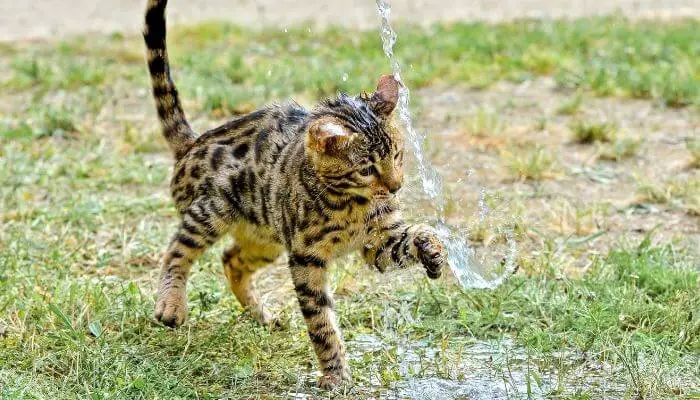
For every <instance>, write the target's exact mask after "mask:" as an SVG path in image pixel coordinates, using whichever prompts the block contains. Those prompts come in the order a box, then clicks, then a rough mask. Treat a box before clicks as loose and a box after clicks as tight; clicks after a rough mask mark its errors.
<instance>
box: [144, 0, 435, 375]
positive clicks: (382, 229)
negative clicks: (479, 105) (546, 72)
mask: <svg viewBox="0 0 700 400" xmlns="http://www.w3.org/2000/svg"><path fill="white" fill-rule="evenodd" d="M166 3H167V0H149V1H148V6H147V10H146V21H145V28H144V38H145V42H146V46H147V48H148V50H147V58H148V68H149V70H150V75H151V81H152V85H153V96H154V98H155V103H156V108H157V111H158V116H159V119H160V122H161V124H162V128H163V134H164V136H165V138H166V139H167V142H168V144H169V146H170V148H171V150H172V152H173V154H174V157H175V168H174V174H173V178H172V181H171V184H170V190H171V194H172V197H173V200H174V202H175V207H176V209H177V211H178V213H179V216H180V218H181V222H180V225H179V227H178V229H177V232H176V233H175V235H174V236H173V238H172V240H171V241H170V244H169V245H168V248H167V250H166V252H165V255H164V257H163V261H162V271H161V278H160V279H161V282H160V289H159V290H158V296H157V301H156V306H155V318H156V319H157V320H159V321H160V322H161V323H163V324H165V325H167V326H170V327H176V326H179V325H181V324H182V323H183V322H184V320H185V317H186V315H187V304H186V302H187V300H186V299H187V297H186V294H185V286H186V284H187V277H188V275H189V271H190V267H191V265H192V263H193V262H194V261H195V260H196V259H197V258H198V257H199V256H200V255H201V254H202V253H203V252H204V251H205V250H206V249H207V248H208V247H210V246H211V245H213V244H214V243H215V242H216V241H217V240H219V239H220V238H222V237H223V236H226V235H231V236H233V239H234V243H235V244H234V245H233V246H232V247H231V248H229V249H228V250H226V251H225V252H224V254H223V258H222V260H223V264H224V273H225V275H226V278H227V279H228V283H229V285H230V287H231V290H232V291H233V293H234V295H235V296H236V298H237V299H238V301H239V302H240V303H241V305H242V306H243V307H245V308H246V309H247V310H249V311H250V313H251V314H252V315H254V316H255V318H256V319H257V320H258V321H259V322H261V323H263V324H267V323H270V322H271V318H270V316H269V315H268V312H267V311H266V310H265V309H264V307H263V305H262V304H261V303H260V300H259V297H258V295H257V293H256V291H255V289H254V285H253V277H254V276H255V274H256V272H258V271H259V270H261V269H263V268H265V267H266V266H269V265H270V264H271V263H272V262H274V261H275V260H276V259H277V258H278V257H280V255H282V253H285V252H286V253H287V254H288V258H289V271H290V272H291V278H292V281H293V283H294V289H295V291H296V295H297V298H298V301H299V305H300V308H301V313H302V314H303V316H304V319H305V321H306V325H307V329H308V334H309V337H310V339H311V342H312V343H313V347H314V350H315V352H316V356H317V357H318V360H319V363H320V366H321V370H322V377H321V378H320V380H319V385H320V386H321V387H323V388H327V389H331V388H334V387H335V386H336V385H337V384H340V383H348V382H349V381H350V373H349V370H348V367H347V363H346V361H345V350H344V345H343V341H342V335H341V332H340V329H339V327H338V324H337V322H336V319H335V315H334V313H333V297H332V293H331V289H330V287H329V284H328V269H327V268H328V264H329V262H330V261H331V260H332V259H334V258H336V257H339V256H341V255H343V254H346V253H348V252H350V251H353V250H361V252H362V255H363V256H364V259H365V260H366V261H367V263H369V264H371V265H372V266H374V267H375V268H376V269H377V270H379V271H380V272H385V271H387V270H389V269H392V268H395V267H399V268H401V267H404V266H406V265H408V264H411V263H421V264H422V265H423V266H424V267H425V270H426V272H427V275H428V277H430V278H433V279H435V278H438V277H439V276H440V272H441V268H443V267H445V266H446V265H447V262H446V254H445V250H444V247H443V245H442V244H441V243H440V241H439V240H438V238H437V236H436V234H435V232H434V231H433V230H432V229H431V228H430V227H428V226H426V225H409V224H407V223H405V222H404V220H403V219H402V217H401V212H400V205H399V203H398V201H397V199H396V198H395V193H396V192H397V191H398V190H399V189H400V188H401V183H402V180H403V154H404V142H403V136H402V133H401V131H400V130H399V129H397V128H396V127H395V126H394V125H393V123H392V118H391V114H392V111H393V110H394V108H395V107H396V103H397V100H398V91H399V85H400V84H399V82H397V81H396V80H395V79H394V78H393V77H392V76H382V77H381V78H380V79H379V84H378V85H377V89H376V91H375V92H374V93H373V94H372V95H371V96H370V95H367V94H364V93H363V94H361V95H359V96H354V97H353V96H348V95H346V94H340V95H338V96H337V97H333V98H330V99H327V100H324V101H322V102H321V103H320V104H318V105H317V106H316V107H315V108H313V109H312V110H306V109H304V108H303V107H301V106H300V105H298V104H296V103H294V102H292V101H290V102H286V103H283V104H275V105H270V106H267V107H265V108H262V109H260V110H258V111H255V112H252V113H250V114H247V115H244V116H241V117H239V118H236V119H234V120H232V121H230V122H228V123H225V124H224V125H222V126H220V127H218V128H214V129H212V130H210V131H207V132H205V133H203V134H202V135H199V136H198V135H197V134H196V133H195V132H194V131H193V130H192V128H191V127H190V125H189V123H188V122H187V119H186V118H185V114H184V112H183V110H182V105H181V104H180V100H179V98H178V93H177V90H176V89H175V85H174V83H173V81H172V79H171V75H170V70H169V64H168V53H167V51H166V45H165V15H164V14H165V7H166Z"/></svg>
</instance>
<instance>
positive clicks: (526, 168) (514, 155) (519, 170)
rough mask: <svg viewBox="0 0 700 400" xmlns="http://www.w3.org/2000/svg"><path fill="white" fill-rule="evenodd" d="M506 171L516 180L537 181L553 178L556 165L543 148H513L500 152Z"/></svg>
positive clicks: (547, 151) (549, 151)
mask: <svg viewBox="0 0 700 400" xmlns="http://www.w3.org/2000/svg"><path fill="white" fill-rule="evenodd" d="M501 158H502V159H503V160H504V163H505V165H506V167H507V168H508V171H509V172H510V174H511V175H512V176H513V178H514V179H516V180H533V181H539V180H543V179H547V178H551V177H553V176H554V173H555V169H556V163H555V160H554V158H553V157H552V154H551V150H549V149H547V148H546V147H544V146H534V147H525V148H514V149H511V150H508V151H502V152H501Z"/></svg>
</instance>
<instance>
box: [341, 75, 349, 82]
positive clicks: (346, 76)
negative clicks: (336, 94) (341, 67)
mask: <svg viewBox="0 0 700 400" xmlns="http://www.w3.org/2000/svg"><path fill="white" fill-rule="evenodd" d="M340 79H342V80H343V82H346V81H347V80H348V74H347V73H344V74H343V76H342V77H340Z"/></svg>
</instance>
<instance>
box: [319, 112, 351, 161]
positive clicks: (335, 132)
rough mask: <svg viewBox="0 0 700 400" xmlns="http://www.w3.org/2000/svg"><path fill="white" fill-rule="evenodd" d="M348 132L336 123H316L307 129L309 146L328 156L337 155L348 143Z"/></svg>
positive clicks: (349, 137) (349, 136) (349, 134)
mask: <svg viewBox="0 0 700 400" xmlns="http://www.w3.org/2000/svg"><path fill="white" fill-rule="evenodd" d="M350 139H351V133H350V131H349V130H348V129H347V128H346V127H344V126H343V125H341V124H340V123H338V122H336V121H328V120H326V121H323V120H321V121H318V122H317V123H315V124H313V125H311V127H310V128H309V145H310V147H311V148H313V149H314V150H316V151H318V152H320V153H323V154H328V155H334V154H339V153H340V152H342V151H343V150H344V149H345V148H347V147H348V144H349V143H350Z"/></svg>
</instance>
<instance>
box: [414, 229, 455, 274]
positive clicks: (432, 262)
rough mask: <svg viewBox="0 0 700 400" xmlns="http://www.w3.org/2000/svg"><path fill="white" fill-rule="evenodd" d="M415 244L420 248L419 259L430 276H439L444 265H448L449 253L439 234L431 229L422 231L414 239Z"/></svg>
mask: <svg viewBox="0 0 700 400" xmlns="http://www.w3.org/2000/svg"><path fill="white" fill-rule="evenodd" d="M413 244H414V245H415V246H416V249H417V250H418V259H419V260H420V261H421V263H422V264H423V266H424V267H425V272H426V274H427V275H428V278H430V279H437V278H439V277H440V275H442V268H443V266H446V265H447V254H446V252H445V246H444V245H443V244H442V243H441V242H440V239H438V237H437V235H436V234H435V233H434V232H431V231H425V232H421V233H420V234H418V235H416V237H415V238H414V239H413Z"/></svg>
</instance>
